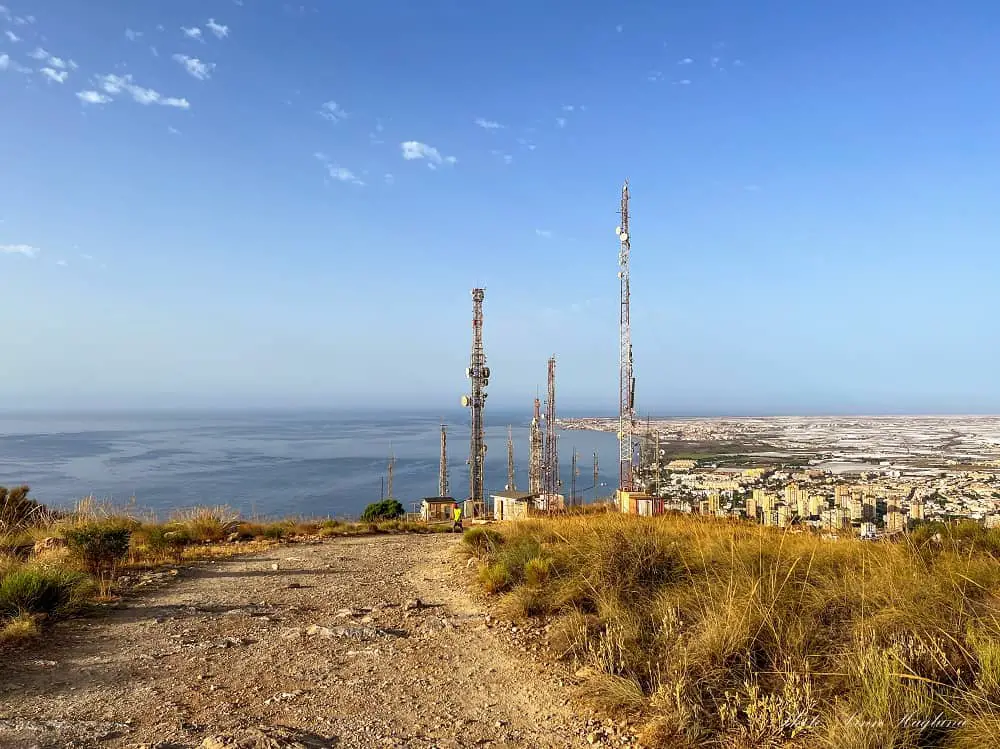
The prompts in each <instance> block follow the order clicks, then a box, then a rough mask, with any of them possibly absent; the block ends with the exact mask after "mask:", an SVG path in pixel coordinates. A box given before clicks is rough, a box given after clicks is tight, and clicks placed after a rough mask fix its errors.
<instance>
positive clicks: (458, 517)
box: [451, 502, 462, 533]
mask: <svg viewBox="0 0 1000 749" xmlns="http://www.w3.org/2000/svg"><path fill="white" fill-rule="evenodd" d="M452 513H454V515H455V524H454V525H453V526H451V532H452V533H454V532H455V531H460V530H462V508H461V507H460V506H459V504H458V502H456V503H455V506H454V507H452Z"/></svg>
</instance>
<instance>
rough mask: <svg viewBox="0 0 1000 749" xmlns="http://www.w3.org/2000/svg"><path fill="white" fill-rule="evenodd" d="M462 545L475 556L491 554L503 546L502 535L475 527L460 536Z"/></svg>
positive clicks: (485, 528) (479, 526) (484, 528)
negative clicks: (469, 549)
mask: <svg viewBox="0 0 1000 749" xmlns="http://www.w3.org/2000/svg"><path fill="white" fill-rule="evenodd" d="M462 543H464V544H465V545H466V546H468V547H469V548H471V549H472V550H473V551H474V552H475V553H476V554H478V555H480V556H482V555H483V554H491V553H493V551H495V550H496V549H497V548H499V547H500V545H501V544H503V535H502V534H501V533H499V532H497V531H495V530H493V529H492V528H487V527H485V526H482V525H476V526H473V527H472V528H469V530H467V531H466V532H465V533H463V534H462Z"/></svg>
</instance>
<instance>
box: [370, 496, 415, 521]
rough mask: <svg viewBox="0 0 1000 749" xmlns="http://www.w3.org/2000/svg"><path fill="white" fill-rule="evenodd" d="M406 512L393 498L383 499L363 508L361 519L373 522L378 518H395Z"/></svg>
mask: <svg viewBox="0 0 1000 749" xmlns="http://www.w3.org/2000/svg"><path fill="white" fill-rule="evenodd" d="M405 514H406V510H404V509H403V505H401V504H400V503H399V502H398V501H397V500H395V499H383V500H382V501H381V502H373V503H372V504H370V505H368V506H367V507H366V508H365V511H364V512H363V513H362V514H361V519H362V520H363V521H365V522H375V521H378V520H395V519H396V518H401V517H403V515H405Z"/></svg>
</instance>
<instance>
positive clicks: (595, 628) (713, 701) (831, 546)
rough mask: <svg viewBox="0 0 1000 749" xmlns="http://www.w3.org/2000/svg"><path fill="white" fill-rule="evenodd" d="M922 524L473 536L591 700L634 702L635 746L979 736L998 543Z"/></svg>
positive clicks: (483, 563)
mask: <svg viewBox="0 0 1000 749" xmlns="http://www.w3.org/2000/svg"><path fill="white" fill-rule="evenodd" d="M926 536H927V534H926V533H924V534H914V536H912V537H910V539H909V540H906V541H903V542H899V543H889V542H886V543H881V542H880V543H871V542H860V541H853V540H841V541H837V542H830V541H827V540H823V539H821V538H820V537H818V536H815V535H812V534H809V533H787V532H781V531H780V530H777V529H772V528H764V527H761V526H757V525H750V524H745V523H739V522H726V521H719V520H714V519H712V520H706V519H701V518H697V517H690V516H666V517H658V518H640V517H633V516H623V515H619V514H613V513H609V514H604V515H594V516H568V517H563V518H558V519H532V520H525V521H521V522H517V523H510V524H506V525H504V526H501V527H500V536H499V537H498V538H490V539H489V542H488V543H487V542H485V541H484V540H483V539H482V537H479V538H474V539H471V540H470V539H468V538H467V542H468V544H469V546H470V548H471V549H474V552H475V555H476V556H477V557H478V558H479V559H480V571H479V581H480V583H481V584H482V586H483V588H484V589H485V590H486V591H487V592H489V593H492V594H496V595H499V596H502V598H501V600H500V606H501V611H502V612H503V613H504V615H505V616H509V617H510V618H523V617H529V616H537V615H545V616H547V617H551V618H553V619H554V622H553V627H552V628H551V638H550V642H551V644H552V647H553V649H554V650H555V651H556V653H557V654H558V655H560V656H562V657H565V658H568V659H571V660H573V661H575V663H576V664H577V665H578V666H588V667H590V668H591V669H593V672H594V674H595V676H594V677H593V678H591V679H588V680H587V681H586V682H585V684H584V685H583V691H584V693H586V694H587V695H589V697H588V699H589V700H590V701H591V702H593V703H595V704H597V705H599V706H600V707H601V708H603V709H604V710H607V711H608V712H615V711H616V710H625V711H626V712H629V713H631V714H642V715H644V716H645V719H646V721H647V727H646V729H645V731H644V737H645V738H644V741H645V743H646V745H647V746H664V747H667V746H671V747H673V746H754V747H756V746H761V747H766V746H831V747H833V746H836V747H838V749H853V748H854V747H864V746H893V747H913V748H918V747H919V748H922V747H927V748H928V749H929V748H930V747H940V748H947V747H955V748H956V749H965V747H971V746H973V745H974V744H976V742H979V744H978V745H980V746H983V745H988V744H983V743H982V737H984V736H988V735H991V734H990V731H995V730H996V729H997V727H998V722H1000V561H998V556H1000V544H997V543H996V539H995V538H994V537H993V536H992V535H990V534H989V533H986V532H984V531H982V529H980V530H976V529H974V528H969V527H960V528H958V529H956V532H955V533H954V534H950V533H946V537H945V538H943V540H942V541H941V542H937V541H935V542H934V543H932V544H929V543H928V542H929V537H926ZM935 721H936V722H935ZM993 735H996V734H995V733H994V734H993ZM873 737H879V738H877V739H875V738H873ZM872 741H875V743H872Z"/></svg>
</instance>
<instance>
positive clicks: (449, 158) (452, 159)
mask: <svg viewBox="0 0 1000 749" xmlns="http://www.w3.org/2000/svg"><path fill="white" fill-rule="evenodd" d="M444 163H445V164H456V163H458V159H456V158H455V157H454V156H445V157H444Z"/></svg>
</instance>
